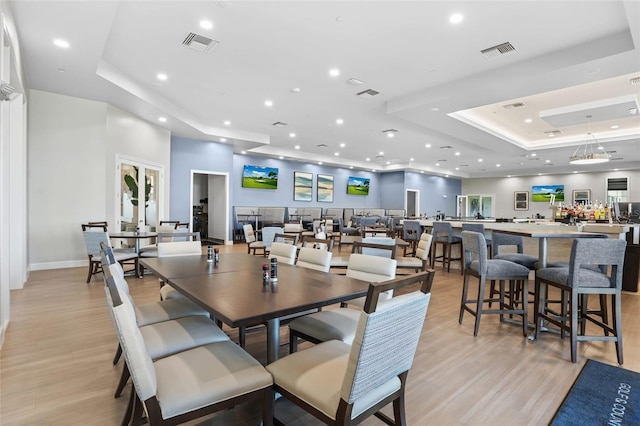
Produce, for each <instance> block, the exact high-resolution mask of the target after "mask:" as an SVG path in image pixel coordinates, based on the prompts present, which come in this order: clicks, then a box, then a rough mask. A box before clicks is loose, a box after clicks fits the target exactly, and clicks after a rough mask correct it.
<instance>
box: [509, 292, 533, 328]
mask: <svg viewBox="0 0 640 426" xmlns="http://www.w3.org/2000/svg"><path fill="white" fill-rule="evenodd" d="M512 304H513V302H512ZM522 312H523V313H522V335H523V336H525V337H526V336H527V334H528V332H529V280H522Z"/></svg>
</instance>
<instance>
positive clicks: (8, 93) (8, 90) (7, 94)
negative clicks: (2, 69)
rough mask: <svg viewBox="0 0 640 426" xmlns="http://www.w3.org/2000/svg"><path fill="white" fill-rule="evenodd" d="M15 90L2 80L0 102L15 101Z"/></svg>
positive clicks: (0, 82)
mask: <svg viewBox="0 0 640 426" xmlns="http://www.w3.org/2000/svg"><path fill="white" fill-rule="evenodd" d="M15 90H16V88H15V87H13V86H12V85H10V84H9V83H5V82H4V81H2V80H0V101H10V100H11V99H13V98H14V97H15V95H14V93H13V92H14V91H15Z"/></svg>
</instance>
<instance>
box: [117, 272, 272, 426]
mask: <svg viewBox="0 0 640 426" xmlns="http://www.w3.org/2000/svg"><path fill="white" fill-rule="evenodd" d="M105 293H106V295H107V300H108V302H109V306H110V309H111V313H112V318H113V322H114V326H115V329H116V332H117V335H118V339H119V341H120V345H121V347H122V350H123V354H124V356H125V359H126V363H127V366H128V369H129V372H130V374H131V377H132V391H131V399H130V402H129V408H128V410H127V413H126V418H125V421H123V424H124V423H130V424H134V425H138V424H141V421H142V415H143V411H144V413H146V418H147V421H148V423H149V424H150V425H152V426H153V425H169V424H179V423H184V422H187V421H189V420H193V419H196V418H200V417H202V416H205V415H208V414H210V413H213V412H216V411H219V410H222V409H227V408H231V407H233V406H235V405H237V404H239V403H241V402H244V401H247V400H260V401H262V416H263V422H264V424H266V425H271V424H272V417H273V405H272V399H273V391H272V389H271V385H272V379H271V376H270V375H269V373H268V372H267V371H266V370H264V368H263V367H262V366H261V365H260V363H259V362H258V361H256V360H255V359H253V358H252V357H251V356H250V355H249V354H247V353H246V352H245V351H243V350H242V349H240V348H239V347H238V346H237V345H236V344H235V343H232V342H230V341H228V340H227V341H219V342H215V343H209V344H206V345H204V346H199V347H196V348H193V349H189V350H185V351H182V352H179V353H176V354H174V355H170V356H167V357H164V358H161V359H158V360H156V361H154V360H153V359H152V357H151V356H150V355H149V353H148V350H147V347H146V346H145V341H144V338H143V335H142V332H141V330H140V328H138V325H137V323H136V318H135V311H134V308H133V304H132V303H131V302H130V301H129V300H128V298H121V297H120V294H119V292H118V290H117V288H116V287H115V285H114V284H113V281H112V280H108V281H107V282H106V286H105ZM221 383H224V386H223V385H221ZM129 414H130V416H129Z"/></svg>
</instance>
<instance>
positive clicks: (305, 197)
mask: <svg viewBox="0 0 640 426" xmlns="http://www.w3.org/2000/svg"><path fill="white" fill-rule="evenodd" d="M312 191H313V173H307V172H293V200H294V201H311V192H312Z"/></svg>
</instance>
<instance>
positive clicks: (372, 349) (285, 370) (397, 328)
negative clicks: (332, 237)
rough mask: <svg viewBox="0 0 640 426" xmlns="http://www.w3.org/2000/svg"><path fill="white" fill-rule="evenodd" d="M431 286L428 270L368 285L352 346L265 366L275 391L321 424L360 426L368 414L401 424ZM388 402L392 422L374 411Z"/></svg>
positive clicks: (333, 343)
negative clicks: (402, 290) (399, 290)
mask: <svg viewBox="0 0 640 426" xmlns="http://www.w3.org/2000/svg"><path fill="white" fill-rule="evenodd" d="M432 281H433V271H428V272H423V273H420V274H414V275H411V276H407V277H402V278H398V279H394V280H391V281H386V282H381V283H373V284H370V285H369V290H368V293H367V298H366V302H365V304H364V309H363V311H361V312H359V314H358V316H359V318H358V322H357V327H356V332H355V338H354V339H353V343H352V345H349V344H347V343H344V342H340V341H337V340H330V341H325V342H323V343H319V344H318V345H316V346H313V347H311V348H308V349H305V350H304V351H300V352H296V353H293V354H291V355H289V356H287V357H284V358H281V359H280V360H278V361H276V362H274V363H272V364H269V365H268V366H267V370H268V371H269V372H270V373H271V374H272V376H273V380H274V388H275V390H276V391H277V392H279V393H281V394H282V395H283V396H284V397H285V398H287V399H288V400H290V401H291V402H293V403H295V404H296V405H298V406H300V407H302V408H303V409H305V410H307V411H308V412H309V413H311V414H313V415H314V416H316V417H317V418H318V419H320V420H321V421H322V422H324V423H326V424H330V425H347V424H359V423H360V422H362V421H363V419H364V418H366V417H369V416H371V415H373V414H375V415H376V416H377V417H379V418H381V419H383V420H384V422H385V423H387V424H396V425H404V424H406V418H405V417H406V416H405V409H404V392H405V385H406V379H407V374H408V372H409V370H410V369H411V365H412V363H413V358H414V356H415V352H416V349H417V346H418V342H419V340H420V335H421V333H422V329H423V325H424V320H425V317H426V315H427V309H428V306H429V301H430V289H431V283H432ZM418 282H421V283H422V285H421V287H420V290H418V291H413V292H411V293H407V294H403V295H400V296H397V297H395V298H393V299H391V300H381V299H380V297H379V295H380V294H381V293H383V292H387V291H389V290H391V291H393V290H394V289H397V288H400V287H404V286H407V285H412V284H415V283H418ZM323 312H325V311H322V312H320V313H319V314H321V313H323ZM313 315H316V314H313ZM302 319H304V317H303V318H300V320H302ZM344 357H347V358H348V360H347V361H346V362H345V361H343V360H344ZM318 383H322V386H318ZM329 395H332V396H333V395H335V396H334V397H328V396H329ZM338 395H339V397H337V396H338ZM390 403H393V413H394V419H393V420H392V419H390V418H389V417H387V416H386V415H384V414H382V413H380V412H379V410H380V409H381V408H382V407H384V406H386V405H388V404H390Z"/></svg>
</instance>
